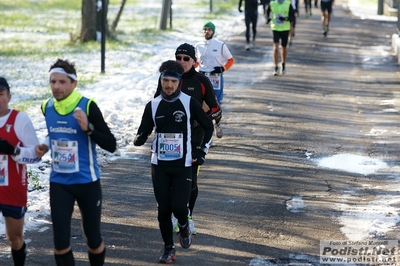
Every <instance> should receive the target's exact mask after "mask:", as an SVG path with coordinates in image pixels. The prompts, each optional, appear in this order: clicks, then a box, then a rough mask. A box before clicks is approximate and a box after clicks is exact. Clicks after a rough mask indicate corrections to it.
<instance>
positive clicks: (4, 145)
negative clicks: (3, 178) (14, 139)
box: [0, 139, 15, 155]
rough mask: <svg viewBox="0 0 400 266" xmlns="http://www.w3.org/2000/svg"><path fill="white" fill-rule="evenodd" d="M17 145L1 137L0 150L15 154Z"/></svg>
mask: <svg viewBox="0 0 400 266" xmlns="http://www.w3.org/2000/svg"><path fill="white" fill-rule="evenodd" d="M14 150H15V147H14V146H12V145H11V144H10V143H8V141H7V140H5V139H0V152H1V153H5V154H9V155H13V154H14Z"/></svg>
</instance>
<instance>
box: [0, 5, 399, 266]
mask: <svg viewBox="0 0 400 266" xmlns="http://www.w3.org/2000/svg"><path fill="white" fill-rule="evenodd" d="M303 10H304V9H302V10H301V13H300V18H299V19H298V23H297V29H296V36H295V39H294V44H293V46H292V47H290V49H289V55H288V60H287V72H286V74H285V75H282V76H277V77H274V76H272V72H273V65H272V58H271V52H272V41H271V39H272V37H271V31H270V29H269V25H265V24H264V23H265V21H264V19H263V17H262V16H260V18H259V25H258V31H259V33H258V38H257V43H256V46H255V47H253V48H252V50H250V51H245V37H244V33H243V34H241V35H240V36H235V37H234V38H232V39H231V40H229V41H228V43H227V44H228V46H229V48H230V49H231V52H232V53H233V55H234V57H235V60H236V63H235V65H234V66H233V67H232V69H230V70H229V71H227V72H226V73H225V82H226V84H225V87H226V89H225V98H224V103H223V120H222V121H223V127H224V136H223V138H221V139H215V140H214V142H213V146H212V148H211V150H210V152H209V155H208V156H207V160H206V163H205V165H204V166H203V167H202V168H201V171H200V176H199V197H198V201H197V205H196V208H195V213H194V215H193V217H194V221H195V225H196V227H197V230H198V234H197V235H196V236H195V239H194V244H193V245H192V247H191V248H190V249H188V250H183V249H182V248H181V247H179V244H178V240H177V237H176V244H177V260H176V261H175V262H174V264H173V265H199V266H224V265H226V266H231V265H252V266H256V265H259V266H262V265H319V243H320V242H319V241H320V240H323V239H346V235H344V233H343V232H342V231H341V229H340V228H341V227H342V226H343V225H342V224H340V222H339V221H338V219H337V217H338V216H339V215H340V212H341V211H340V209H338V208H337V205H336V204H337V203H340V202H342V201H343V196H344V195H345V194H346V191H353V192H354V193H353V195H352V197H348V198H347V202H348V203H349V204H354V205H357V204H358V203H360V202H364V203H366V202H367V203H368V202H369V201H370V200H372V199H373V198H374V197H375V195H377V194H378V193H382V188H383V190H385V189H386V188H387V191H388V193H392V194H393V197H399V195H398V192H397V191H398V190H397V191H394V190H393V189H392V190H390V189H389V188H390V187H393V186H395V185H396V179H395V178H394V177H395V176H396V175H398V172H399V167H398V165H399V160H398V153H399V152H398V150H399V144H400V143H399V142H400V141H399V138H398V135H399V132H400V131H399V130H398V121H399V116H398V111H393V112H384V110H386V109H390V108H391V109H393V110H400V109H399V107H400V106H399V101H398V100H397V99H398V93H399V92H398V88H399V84H400V76H399V72H398V70H399V69H398V65H397V63H396V58H395V57H394V56H393V55H392V54H391V52H390V45H391V44H390V42H391V38H390V37H391V35H392V34H393V33H396V32H397V29H396V24H395V23H394V22H393V23H391V22H378V21H369V20H360V19H357V18H354V17H352V15H351V14H350V13H349V12H348V11H346V10H345V9H343V8H342V6H341V1H337V2H336V9H335V11H334V16H333V18H332V23H331V30H330V33H329V35H328V37H327V38H324V37H323V35H322V29H321V24H320V16H319V12H317V11H316V10H314V15H313V16H311V17H310V18H308V19H306V18H305V17H304V11H303ZM243 23H244V22H243ZM385 100H391V101H390V103H386V104H385V105H384V104H382V102H383V101H385ZM388 105H389V106H388ZM372 128H379V129H380V132H385V133H384V134H383V133H382V134H378V135H377V134H368V132H370V131H371V129H372ZM149 145H150V141H148V143H147V144H146V145H145V146H144V147H140V148H134V147H132V154H131V156H132V159H121V160H119V161H116V162H111V163H109V164H108V165H107V166H105V167H104V168H103V169H102V171H103V176H102V185H103V193H104V206H103V220H102V221H103V227H102V228H103V234H104V240H105V243H106V247H107V260H106V265H115V266H117V265H156V261H157V258H158V256H159V255H160V254H161V249H162V248H163V244H162V240H161V235H160V232H159V230H158V223H157V219H156V217H157V213H156V202H155V199H154V196H153V190H152V185H151V179H150V164H149ZM341 153H349V154H359V155H363V156H370V157H371V158H381V159H383V160H385V162H386V163H387V164H388V165H389V166H390V167H388V168H387V170H386V171H383V172H379V173H375V174H371V175H368V176H364V175H360V174H357V173H351V172H346V171H338V170H334V169H329V168H321V167H319V166H318V165H316V163H315V161H316V159H318V158H323V157H326V156H331V155H334V154H341ZM396 166H397V167H396ZM365 184H367V185H370V187H371V188H374V187H380V189H379V191H378V190H375V189H368V190H366V189H364V185H365ZM300 195H301V197H302V198H303V200H304V203H305V207H304V209H303V210H302V211H299V212H292V211H289V210H288V209H287V202H288V201H290V200H291V199H293V198H295V197H297V196H300ZM49 228H50V225H49V227H48V229H47V230H46V228H43V229H42V230H38V231H36V232H27V233H26V234H25V237H26V238H27V239H29V240H30V243H29V256H28V257H27V262H26V265H28V266H31V265H34V266H36V265H40V266H45V265H55V262H54V257H53V251H52V247H53V245H52V232H51V230H50V229H49ZM397 234H398V232H397V230H392V231H390V232H388V233H387V234H386V235H384V236H380V238H383V239H398V235H397ZM72 235H73V237H72V246H73V251H74V255H75V258H76V265H89V263H88V260H87V253H86V248H85V244H84V237H83V235H82V233H81V230H80V224H79V213H78V212H75V216H74V219H73V227H72ZM0 251H1V254H2V255H3V256H1V257H0V265H12V261H11V259H10V258H7V257H6V256H5V255H4V254H7V252H8V248H7V246H6V242H5V240H4V239H3V240H2V241H1V242H0Z"/></svg>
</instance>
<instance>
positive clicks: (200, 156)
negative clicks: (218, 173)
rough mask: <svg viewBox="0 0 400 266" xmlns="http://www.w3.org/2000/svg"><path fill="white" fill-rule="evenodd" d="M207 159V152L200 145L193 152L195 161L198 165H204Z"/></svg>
mask: <svg viewBox="0 0 400 266" xmlns="http://www.w3.org/2000/svg"><path fill="white" fill-rule="evenodd" d="M205 161H206V153H205V152H204V151H203V150H202V149H201V148H200V147H198V148H197V149H196V150H195V151H194V152H193V162H194V163H197V164H198V165H203V163H204V162H205Z"/></svg>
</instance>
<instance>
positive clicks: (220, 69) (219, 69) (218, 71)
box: [211, 67, 225, 74]
mask: <svg viewBox="0 0 400 266" xmlns="http://www.w3.org/2000/svg"><path fill="white" fill-rule="evenodd" d="M224 71H225V69H224V67H214V70H213V71H211V74H215V73H222V72H224Z"/></svg>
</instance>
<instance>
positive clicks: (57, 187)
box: [50, 180, 103, 250]
mask: <svg viewBox="0 0 400 266" xmlns="http://www.w3.org/2000/svg"><path fill="white" fill-rule="evenodd" d="M75 200H76V201H77V203H78V206H79V209H80V211H81V216H82V228H83V232H84V234H85V237H86V241H87V245H88V246H89V247H90V248H91V249H96V248H98V247H100V245H101V243H102V242H103V239H102V238H101V232H100V219H101V202H102V193H101V186H100V180H97V181H96V182H93V183H87V184H76V185H62V184H58V183H50V208H51V219H52V221H53V234H54V247H55V249H57V250H62V249H66V248H68V247H69V246H70V239H71V217H72V212H73V211H74V204H75Z"/></svg>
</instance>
